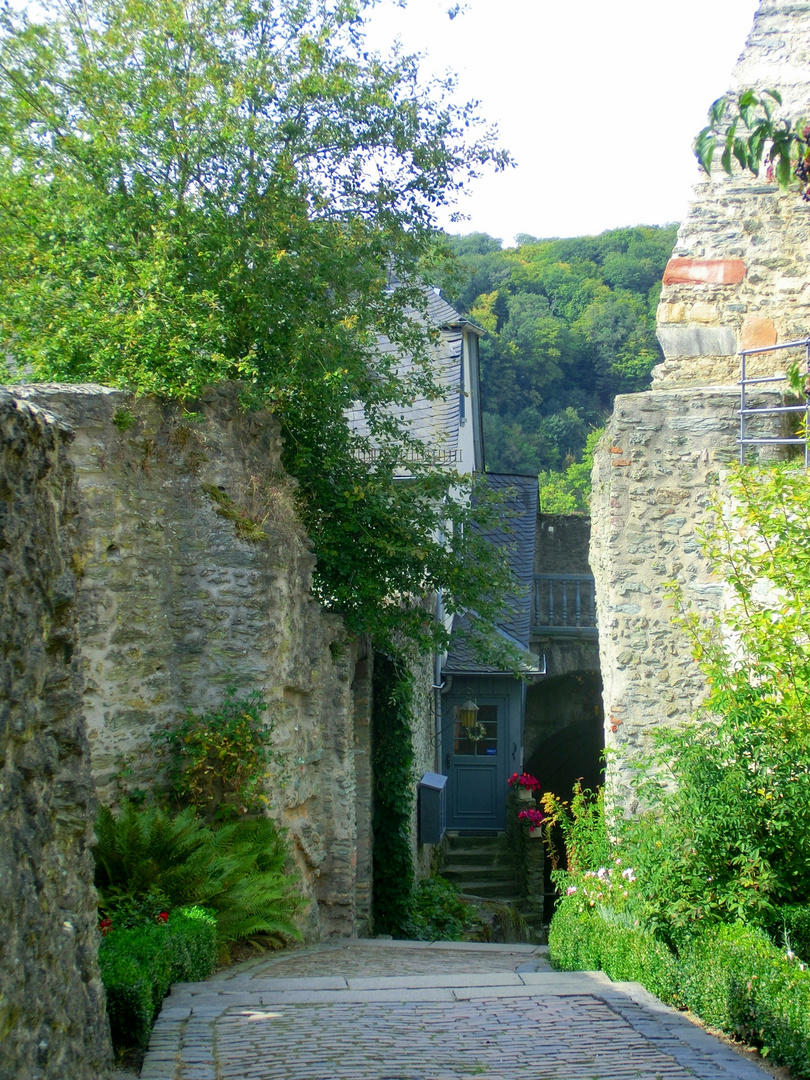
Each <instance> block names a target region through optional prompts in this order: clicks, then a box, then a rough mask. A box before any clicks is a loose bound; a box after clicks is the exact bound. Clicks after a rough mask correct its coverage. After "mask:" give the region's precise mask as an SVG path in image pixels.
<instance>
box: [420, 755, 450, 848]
mask: <svg viewBox="0 0 810 1080" xmlns="http://www.w3.org/2000/svg"><path fill="white" fill-rule="evenodd" d="M446 787H447V777H446V776H442V775H441V773H435V772H426V773H425V775H424V776H423V777H422V779H421V780H420V781H419V784H418V787H417V792H418V807H419V843H420V844H438V843H440V841H441V838H442V837H443V836H444V833H445V829H446V828H447V800H446V796H445V789H446Z"/></svg>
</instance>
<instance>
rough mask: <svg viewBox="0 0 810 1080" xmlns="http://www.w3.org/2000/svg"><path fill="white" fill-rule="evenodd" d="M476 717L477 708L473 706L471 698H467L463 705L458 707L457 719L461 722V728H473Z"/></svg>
mask: <svg viewBox="0 0 810 1080" xmlns="http://www.w3.org/2000/svg"><path fill="white" fill-rule="evenodd" d="M477 716H478V706H477V705H476V704H475V702H474V701H473V699H472V698H471V697H468V698H467V700H466V701H465V702H464V704H463V705H459V707H458V717H459V720H461V726H462V727H465V728H471V727H475V723H476V717H477Z"/></svg>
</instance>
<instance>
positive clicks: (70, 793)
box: [0, 392, 110, 1080]
mask: <svg viewBox="0 0 810 1080" xmlns="http://www.w3.org/2000/svg"><path fill="white" fill-rule="evenodd" d="M0 428H1V429H2V442H1V443H0V579H1V580H2V588H0V987H2V991H1V992H0V1042H1V1043H2V1051H0V1078H1V1080H67V1078H68V1077H69V1078H70V1080H99V1078H100V1077H102V1076H106V1075H107V1067H108V1065H109V1063H110V1046H109V1031H108V1028H107V1021H106V1016H105V1011H104V995H103V989H102V986H101V979H100V976H99V971H98V963H97V954H98V930H97V912H96V894H95V890H94V889H93V859H92V855H91V854H90V849H89V842H90V839H91V837H92V821H93V814H94V808H95V794H94V790H93V781H92V776H91V772H90V754H89V747H88V743H87V737H86V734H85V727H84V721H83V717H82V708H81V706H82V697H81V690H82V677H81V656H80V653H79V652H78V650H77V633H76V576H75V573H74V569H75V561H76V532H77V524H78V508H77V498H76V488H75V480H74V473H73V468H72V465H71V463H70V460H69V457H68V454H67V446H68V444H69V441H70V434H69V432H68V431H67V430H66V429H65V428H64V427H63V426H62V425H60V424H58V423H57V421H56V420H55V419H54V418H53V417H52V416H49V415H48V414H47V413H44V412H42V411H40V410H38V409H36V408H34V407H33V406H31V405H29V404H25V403H21V402H19V401H15V400H14V399H13V398H12V397H11V396H10V395H8V394H6V393H2V392H0Z"/></svg>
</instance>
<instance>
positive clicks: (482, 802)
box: [444, 696, 509, 830]
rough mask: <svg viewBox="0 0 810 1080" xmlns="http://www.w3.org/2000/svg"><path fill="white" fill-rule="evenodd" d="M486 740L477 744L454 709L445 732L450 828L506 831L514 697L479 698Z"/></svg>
mask: <svg viewBox="0 0 810 1080" xmlns="http://www.w3.org/2000/svg"><path fill="white" fill-rule="evenodd" d="M476 704H477V705H478V716H477V720H478V723H480V724H482V725H483V729H484V737H483V738H481V739H478V740H473V739H470V738H469V737H468V735H469V733H468V732H467V731H466V729H465V728H464V727H463V726H462V724H461V721H460V719H458V717H457V715H456V711H455V708H453V707H451V712H450V716H449V717H448V721H449V722H448V723H446V724H445V728H444V766H445V770H444V771H445V773H446V775H447V778H448V779H447V828H448V829H460V830H465V829H468V830H489V829H497V830H502V829H505V828H506V781H507V764H508V756H509V755H508V742H509V697H508V696H503V697H478V698H477V699H476Z"/></svg>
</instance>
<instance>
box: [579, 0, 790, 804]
mask: <svg viewBox="0 0 810 1080" xmlns="http://www.w3.org/2000/svg"><path fill="white" fill-rule="evenodd" d="M808 61H810V0H762V2H761V4H760V7H759V10H758V13H757V16H756V19H755V23H754V27H753V29H752V32H751V35H750V37H749V40H748V43H747V45H746V48H745V52H744V53H743V55H742V57H741V59H740V61H739V63H738V65H737V67H736V68H735V71H734V74H733V77H732V81H731V89H732V91H735V92H738V91H739V90H740V89H742V88H744V87H747V86H753V87H755V88H758V89H759V90H760V91H761V90H763V89H764V88H766V87H767V88H776V89H778V90H779V91H781V93H782V95H783V98H784V109H783V110H782V111H783V114H784V115H787V116H791V117H792V118H794V119H795V118H796V117H798V116H800V115H802V114H805V115H806V114H807V112H808V105H810V100H808V99H810V77H809V76H808V70H810V68H808ZM707 104H708V103H707ZM809 241H810V205H808V204H807V203H803V202H802V201H801V199H800V197H799V195H798V194H797V192H796V191H795V190H793V191H790V192H787V193H784V194H783V193H780V192H779V190H778V187H777V186H776V185H774V184H768V183H765V182H764V179H757V178H755V177H751V176H750V175H743V174H742V173H741V172H739V170H736V171H735V172H734V175H733V176H731V177H728V176H726V175H725V174H724V173H723V172H722V169H721V168H720V167H719V164H718V165H717V166H716V171H715V173H714V174H713V176H712V178H711V179H707V178H706V177H701V178H700V179H699V180H698V182H697V183H696V185H695V189H694V197H693V202H692V204H691V206H690V210H689V214H688V216H687V218H686V220H685V221H684V222H683V223H682V225H681V228H680V230H679V233H678V240H677V245H676V248H675V252H674V255H673V258H672V260H671V261H670V263H669V264H668V266H667V269H666V272H665V274H664V284H663V291H662V294H661V303H660V305H659V309H658V336H659V340H660V341H661V345H662V348H663V351H664V354H665V360H664V362H663V363H662V364H661V365H659V366H658V367H657V368H656V369H655V371H654V373H653V386H652V390H651V391H650V392H648V393H643V394H634V395H627V396H623V397H619V398H617V399H616V402H615V406H614V414H613V417H612V419H611V420H610V422H609V424H608V428H607V433H606V435H605V437H604V439H603V440H602V442H601V443H600V446H599V449H598V452H597V454H596V456H595V459H594V473H593V479H594V491H593V500H592V508H591V509H592V523H593V526H592V535H591V566H592V568H593V572H594V576H595V579H596V593H597V610H598V622H599V646H600V659H601V669H602V677H603V681H604V692H603V700H604V710H605V744H606V746H607V747H608V748H609V749H610V750H611V751H613V757H612V758H611V761H612V765H611V769H612V773H611V780H612V783H613V787H614V792H613V793H614V797H615V798H616V800H617V801H618V803H619V804H620V805H621V806H623V807H624V808H629V809H632V808H633V801H632V795H631V793H630V792H629V789H628V787H627V782H628V773H627V769H626V762H627V758H628V756H631V755H632V754H633V753H634V752H635V751H637V750H639V749H641V748H643V747H644V746H645V745H646V744H647V741H648V739H647V737H648V735H649V732H650V731H651V730H652V729H653V728H654V727H656V726H657V725H659V724H678V723H681V722H684V721H685V720H687V719H688V718H689V716H690V715H691V714H692V713H693V712H694V709H695V707H696V706H697V704H698V703H699V702H700V700H701V698H702V697H703V695H704V693H705V684H704V680H703V677H702V675H701V673H700V671H699V669H698V668H697V666H696V665H695V663H694V661H693V659H692V655H691V648H690V643H689V641H688V640H687V638H686V635H685V632H684V631H683V630H681V629H680V628H679V627H678V626H676V625H675V624H674V623H673V615H674V608H673V604H672V601H671V600H670V599H669V596H668V592H667V584H668V583H669V582H672V581H676V582H677V583H678V584H679V585H680V587H681V589H682V591H683V595H684V598H685V600H686V602H687V604H689V605H690V606H691V607H693V608H695V609H697V610H698V611H700V610H717V609H718V608H719V605H720V604H721V602H722V585H721V583H719V582H718V581H716V580H714V579H713V578H712V576H711V574H710V570H709V567H708V566H707V564H706V561H705V559H704V558H703V556H702V554H701V551H700V545H699V538H698V529H699V527H700V525H701V524H702V523H703V522H705V521H706V520H707V516H708V514H709V513H710V502H711V495H712V493H713V492H716V493H718V494H719V495H720V497H721V498H722V497H723V487H724V475H725V473H724V470H725V468H726V467H727V465H728V464H729V462H731V461H733V460H734V459H736V458H737V456H738V453H739V449H738V443H737V437H738V434H739V417H738V409H739V400H740V398H739V390H738V388H737V385H736V384H737V381H738V379H739V374H740V359H739V357H738V356H737V353H738V351H739V350H742V349H753V348H758V347H767V346H770V345H773V344H776V343H784V342H788V341H793V340H797V339H801V338H805V337H807V336H808V334H810V246H809V244H808V242H809ZM794 357H795V351H793V352H792V353H791V354H790V355H788V356H786V354H785V353H784V352H776V353H770V354H764V356H760V357H758V358H752V359H751V360H750V362H749V372H750V373H752V374H763V373H767V374H770V373H773V372H776V371H784V370H785V365H786V361H787V360H788V359H792V358H794ZM755 389H757V388H755ZM752 396H753V401H752V402H751V404H755V405H757V404H758V405H766V406H775V405H780V404H782V403H783V399H782V390H781V389H780V387H779V386H775V385H774V386H770V385H766V386H765V387H764V388H759V390H758V393H755V394H753V395H752ZM751 424H752V427H751V429H750V430H749V431H747V432H746V435H747V436H749V437H756V436H760V437H768V438H771V437H774V436H778V435H781V434H784V432H783V431H782V430H781V427H780V418H779V416H778V415H775V416H771V417H767V416H765V417H763V416H760V417H757V418H756V419H755V420H752V421H751ZM759 450H760V457H766V456H768V455H769V454H772V453H780V452H782V451H779V450H776V451H775V450H773V449H772V448H767V447H762V448H759Z"/></svg>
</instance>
